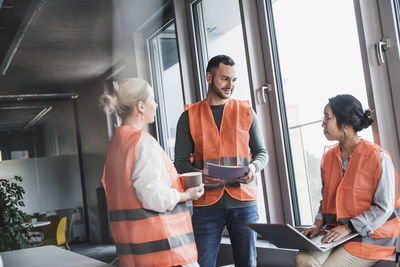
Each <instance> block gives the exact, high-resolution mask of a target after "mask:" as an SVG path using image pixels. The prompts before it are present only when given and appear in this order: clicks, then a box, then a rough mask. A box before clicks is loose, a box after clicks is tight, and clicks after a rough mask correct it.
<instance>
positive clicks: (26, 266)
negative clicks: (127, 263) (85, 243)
mask: <svg viewBox="0 0 400 267" xmlns="http://www.w3.org/2000/svg"><path fill="white" fill-rule="evenodd" d="M0 255H1V258H2V259H3V264H4V267H8V266H10V267H12V266H18V267H54V266H57V267H111V266H112V265H110V264H108V263H104V262H101V261H98V260H95V259H92V258H89V257H86V256H83V255H80V254H77V253H74V252H71V251H68V250H65V249H62V248H59V247H56V246H44V247H36V248H26V249H20V250H13V251H7V252H1V253H0Z"/></svg>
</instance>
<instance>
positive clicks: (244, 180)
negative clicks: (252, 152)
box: [236, 163, 256, 184]
mask: <svg viewBox="0 0 400 267" xmlns="http://www.w3.org/2000/svg"><path fill="white" fill-rule="evenodd" d="M248 168H249V169H248V171H247V175H246V176H243V177H240V178H238V179H236V181H237V182H239V183H242V184H248V183H251V182H252V181H253V180H254V178H256V166H254V164H251V163H250V164H249V167H248Z"/></svg>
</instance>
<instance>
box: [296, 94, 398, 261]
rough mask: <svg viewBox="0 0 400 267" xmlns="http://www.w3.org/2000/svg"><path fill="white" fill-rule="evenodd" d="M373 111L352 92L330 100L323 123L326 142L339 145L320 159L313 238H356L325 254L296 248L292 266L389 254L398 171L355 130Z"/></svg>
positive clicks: (395, 229) (395, 224)
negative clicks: (319, 189)
mask: <svg viewBox="0 0 400 267" xmlns="http://www.w3.org/2000/svg"><path fill="white" fill-rule="evenodd" d="M370 115H371V111H370V110H367V111H363V109H362V105H361V103H360V102H359V101H358V100H357V99H356V98H355V97H353V96H351V95H337V96H335V97H333V98H330V99H329V103H328V104H327V105H326V106H325V109H324V119H323V122H322V127H323V128H324V135H325V137H326V138H327V139H328V140H337V141H339V143H338V144H336V145H334V146H332V147H330V148H329V149H327V151H326V152H325V153H324V156H323V158H322V161H321V176H322V201H321V205H320V209H319V212H318V214H317V216H316V218H315V223H314V225H313V226H312V227H310V228H308V229H306V230H305V231H304V234H305V235H307V236H310V237H311V238H312V237H314V236H315V235H316V234H318V233H319V231H320V230H321V228H322V227H323V226H325V225H329V226H331V227H333V228H331V229H330V230H325V232H326V233H325V236H324V237H323V239H322V242H328V243H329V242H333V241H336V240H338V239H339V238H341V237H343V236H345V235H347V234H349V233H351V232H358V233H359V236H357V237H355V238H354V239H352V240H350V241H348V242H346V243H344V244H342V245H340V246H338V247H336V248H334V249H331V250H329V251H327V252H319V251H300V252H299V253H298V254H297V256H296V266H335V267H336V266H352V267H356V266H360V267H361V266H362V267H365V266H372V265H373V264H374V263H375V262H377V261H378V260H381V259H385V258H387V257H389V256H390V255H392V254H393V252H394V250H395V246H396V238H397V236H398V234H399V230H400V219H399V217H398V216H399V214H400V213H399V211H400V208H399V207H400V197H399V193H398V190H397V182H398V175H397V173H396V171H395V170H394V167H393V163H392V160H391V158H390V155H389V154H388V153H387V152H386V151H384V150H383V149H382V148H381V147H379V146H378V145H376V144H373V143H370V142H368V141H366V140H363V139H362V138H360V137H359V136H358V135H357V132H358V131H360V130H362V129H365V128H367V127H368V126H370V125H371V124H372V122H373V120H372V119H371V118H370Z"/></svg>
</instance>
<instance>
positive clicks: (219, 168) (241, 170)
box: [207, 162, 249, 183]
mask: <svg viewBox="0 0 400 267" xmlns="http://www.w3.org/2000/svg"><path fill="white" fill-rule="evenodd" d="M248 169H249V168H248V167H247V166H226V165H217V164H213V163H208V162H207V170H208V176H211V177H217V178H222V179H224V180H225V181H226V182H228V183H230V182H233V181H234V180H236V179H237V178H240V177H243V176H246V174H247V171H248Z"/></svg>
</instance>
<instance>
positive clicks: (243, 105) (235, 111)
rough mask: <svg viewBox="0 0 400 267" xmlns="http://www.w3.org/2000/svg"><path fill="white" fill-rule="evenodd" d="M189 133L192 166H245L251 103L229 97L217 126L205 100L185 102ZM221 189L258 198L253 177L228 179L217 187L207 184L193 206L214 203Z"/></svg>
mask: <svg viewBox="0 0 400 267" xmlns="http://www.w3.org/2000/svg"><path fill="white" fill-rule="evenodd" d="M187 109H188V114H189V125H190V134H191V136H192V138H193V142H194V152H193V155H192V156H193V158H194V162H193V164H194V166H195V167H196V168H198V169H204V168H205V167H206V163H207V162H210V163H214V164H220V165H231V166H246V165H248V164H249V163H250V161H251V157H250V151H249V138H250V137H249V130H250V127H251V124H252V116H251V106H250V103H249V102H248V101H241V100H236V99H229V100H228V101H227V102H226V104H225V106H224V110H223V113H222V120H221V125H220V129H219V131H218V128H217V125H216V124H215V122H214V117H213V114H212V111H211V108H210V105H209V104H208V103H207V101H205V100H203V101H200V102H197V103H195V104H192V105H188V106H187ZM224 190H226V191H227V193H228V194H229V195H230V196H232V197H233V198H235V199H238V200H241V201H247V200H256V199H257V184H256V180H254V181H253V182H251V183H249V184H240V183H230V184H225V185H221V186H219V187H216V188H206V190H205V193H204V195H203V196H202V197H201V198H200V199H198V200H196V201H193V206H209V205H212V204H214V203H216V202H217V201H218V200H219V199H220V198H221V197H222V195H223V193H224Z"/></svg>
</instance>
